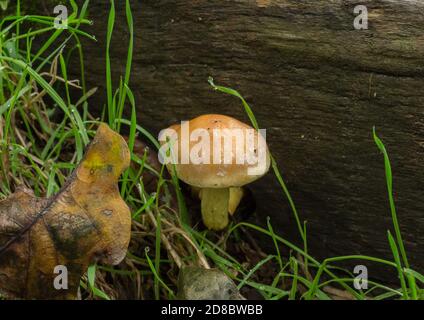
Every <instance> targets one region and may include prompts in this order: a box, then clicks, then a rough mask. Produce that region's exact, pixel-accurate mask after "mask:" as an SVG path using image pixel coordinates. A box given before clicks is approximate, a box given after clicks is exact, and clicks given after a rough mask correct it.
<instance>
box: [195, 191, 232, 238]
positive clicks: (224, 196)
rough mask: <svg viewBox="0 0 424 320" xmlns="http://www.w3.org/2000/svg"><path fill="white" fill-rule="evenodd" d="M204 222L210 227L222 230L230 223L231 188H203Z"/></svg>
mask: <svg viewBox="0 0 424 320" xmlns="http://www.w3.org/2000/svg"><path fill="white" fill-rule="evenodd" d="M201 198H202V200H201V211H202V218H203V223H204V224H205V226H206V227H208V229H212V230H222V229H224V228H225V227H226V226H227V225H228V203H229V198H230V190H229V188H222V189H213V188H203V189H202V190H201Z"/></svg>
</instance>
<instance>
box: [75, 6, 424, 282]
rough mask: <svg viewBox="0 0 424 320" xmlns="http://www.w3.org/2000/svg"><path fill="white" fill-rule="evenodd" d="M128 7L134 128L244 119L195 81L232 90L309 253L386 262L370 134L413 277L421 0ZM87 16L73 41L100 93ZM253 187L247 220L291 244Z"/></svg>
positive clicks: (423, 256)
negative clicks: (85, 28) (249, 110)
mask: <svg viewBox="0 0 424 320" xmlns="http://www.w3.org/2000/svg"><path fill="white" fill-rule="evenodd" d="M131 3H132V5H133V9H134V19H135V37H136V41H135V51H134V63H133V71H132V79H131V87H132V89H133V91H134V93H135V94H136V99H137V103H138V110H139V120H140V121H141V124H142V125H143V126H144V127H146V128H148V129H150V130H152V131H153V132H158V131H159V129H161V128H165V127H167V126H168V125H169V124H171V123H175V122H177V121H179V120H186V119H191V118H193V117H195V116H198V115H200V114H203V113H211V112H214V113H223V114H228V115H231V116H234V117H237V118H239V119H240V120H242V121H247V118H246V116H245V115H244V113H243V110H242V108H241V106H240V103H239V101H237V100H236V99H234V98H233V97H230V96H226V95H223V94H220V93H217V92H214V91H213V90H211V87H210V86H209V85H208V83H207V78H208V76H213V77H214V79H215V82H216V83H218V84H223V85H227V86H231V87H234V88H236V89H238V90H239V91H240V92H241V93H242V94H243V95H244V97H245V98H246V99H247V101H248V102H249V103H250V104H251V106H252V107H253V109H254V112H255V114H256V116H257V118H258V121H259V123H260V126H261V127H262V128H266V129H267V130H268V131H267V138H268V143H269V146H270V149H271V151H272V152H273V153H274V155H275V156H276V159H277V161H278V163H279V165H280V167H281V168H282V173H283V176H284V177H285V179H286V181H287V183H288V187H289V189H290V190H291V191H292V194H293V197H294V200H295V202H296V204H297V206H298V209H299V212H300V214H301V218H302V219H305V220H307V221H308V224H307V226H308V236H309V247H310V250H311V253H312V254H314V255H316V256H318V257H329V256H333V255H343V254H355V253H361V254H369V255H376V256H381V257H386V258H390V257H391V254H390V250H389V246H388V244H387V239H386V230H387V229H388V228H391V222H390V213H389V207H388V201H387V192H386V189H385V188H386V186H385V180H384V168H383V159H382V156H381V154H380V153H379V151H378V150H377V148H376V146H375V145H374V142H373V139H372V127H373V126H376V129H377V132H378V134H379V135H380V136H381V137H382V139H383V141H384V142H385V143H386V146H387V149H388V151H389V153H390V157H391V160H392V165H393V170H394V189H395V190H396V195H395V196H396V203H397V206H398V214H399V219H400V224H401V228H402V231H403V234H404V238H405V241H406V243H405V245H406V248H407V250H408V252H409V256H410V260H411V262H412V264H413V266H414V267H416V268H418V269H421V270H423V267H424V250H423V245H424V201H423V198H424V197H423V186H424V161H423V160H424V157H423V156H424V131H423V130H424V120H423V113H424V112H423V110H424V109H423V108H424V90H423V88H424V59H423V57H424V1H402V0H393V1H383V0H373V1H371V0H369V1H341V0H336V1H327V0H309V1H298V0H271V1H254V0H251V1H249V0H240V1H229V0H226V1H223V0H212V1H194V0H189V1H187V0H185V1H182V0H166V1H165V0H159V1H158V0H147V1H132V2H131ZM358 4H365V5H366V6H367V7H368V10H369V29H368V30H355V29H354V28H353V20H354V18H355V15H354V13H353V9H354V7H355V6H356V5H358ZM90 6H91V7H90V15H91V17H92V18H93V19H94V26H93V27H92V28H91V29H90V30H91V31H92V32H93V33H94V34H95V35H96V37H97V38H98V43H88V42H87V43H84V46H85V59H86V62H87V64H86V67H87V81H88V85H89V86H100V90H99V91H98V92H99V93H101V92H105V90H104V89H105V88H104V87H102V84H104V83H105V81H104V74H105V71H104V70H105V69H104V52H105V51H104V50H105V43H106V42H105V34H106V23H107V12H108V10H109V8H108V1H106V0H99V1H96V2H95V3H93V4H91V5H90ZM123 6H124V3H123V2H119V4H117V23H116V24H115V33H114V37H113V43H112V59H113V61H114V65H113V67H114V72H115V80H116V82H118V80H119V78H118V75H119V74H122V73H123V71H124V68H125V59H124V57H126V49H127V27H126V20H125V15H124V10H123ZM75 65H76V66H77V64H75ZM75 71H76V72H78V71H79V69H78V68H77V67H76V70H75ZM96 99H97V100H98V101H100V102H102V101H104V97H102V96H101V95H98V96H97V98H96ZM98 105H100V104H98ZM253 188H254V194H255V197H256V199H257V205H258V219H259V220H260V221H261V222H262V223H264V221H265V217H266V216H270V217H271V221H272V223H273V225H274V229H275V230H277V231H278V232H279V233H280V234H281V235H283V236H284V237H286V238H289V239H290V240H296V239H299V237H298V235H297V231H296V228H295V223H294V219H293V218H292V215H291V213H290V210H289V209H288V206H287V201H286V200H285V198H284V196H283V195H282V193H281V192H280V191H279V188H278V185H277V183H276V182H275V179H274V178H273V177H272V174H269V175H268V177H267V178H266V179H262V180H260V181H258V182H257V183H256V187H253ZM270 249H272V247H271V246H270ZM385 275H386V273H385V272H379V273H374V274H372V272H371V273H370V276H375V277H376V278H378V277H384V276H385ZM390 277H391V276H390Z"/></svg>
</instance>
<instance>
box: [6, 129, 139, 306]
mask: <svg viewBox="0 0 424 320" xmlns="http://www.w3.org/2000/svg"><path fill="white" fill-rule="evenodd" d="M129 162H130V155H129V149H128V147H127V145H126V143H125V141H124V139H123V138H122V137H121V136H119V134H117V133H115V132H113V131H112V130H111V129H109V128H108V127H107V125H101V126H100V127H99V130H98V132H97V134H96V136H95V137H94V139H93V141H92V143H91V145H90V147H89V148H88V150H87V152H86V154H85V156H84V159H83V160H82V162H81V163H80V165H79V166H78V168H77V169H76V170H75V172H74V173H73V175H72V176H71V177H70V178H69V180H68V182H67V184H66V185H65V186H64V187H63V188H62V190H61V191H60V192H59V193H58V194H57V195H55V196H53V197H51V198H48V199H45V198H36V197H35V196H34V194H33V192H32V191H31V190H28V189H20V190H19V191H17V192H16V193H14V194H12V195H11V196H10V197H9V198H7V199H5V200H3V201H0V293H3V294H5V295H6V296H7V297H14V298H16V297H17V298H31V299H63V298H74V297H75V296H76V293H77V289H78V287H79V282H80V278H81V276H82V274H83V273H84V272H85V271H86V270H87V267H88V265H89V264H90V263H94V262H96V261H102V262H104V263H108V264H118V263H119V262H120V261H121V260H122V259H123V258H124V257H125V254H126V251H127V247H128V243H129V240H130V234H131V216H130V211H129V208H128V206H127V205H126V204H125V202H124V200H122V198H121V197H120V194H119V190H118V186H117V183H118V178H119V176H120V175H121V173H122V171H123V170H124V169H125V168H127V167H128V166H129ZM56 266H64V267H66V270H67V277H66V274H62V272H58V269H56ZM61 268H63V267H61ZM61 271H63V269H61ZM59 273H60V275H61V276H63V279H65V278H66V279H67V280H63V281H67V288H66V285H65V287H61V286H60V287H58V286H56V287H55V286H54V283H55V282H54V281H55V278H56V277H58V276H59ZM63 281H60V282H59V283H61V284H63Z"/></svg>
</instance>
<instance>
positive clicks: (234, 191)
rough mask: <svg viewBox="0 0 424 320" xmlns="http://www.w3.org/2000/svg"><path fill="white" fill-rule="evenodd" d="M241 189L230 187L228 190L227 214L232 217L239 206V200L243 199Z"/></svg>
mask: <svg viewBox="0 0 424 320" xmlns="http://www.w3.org/2000/svg"><path fill="white" fill-rule="evenodd" d="M243 194H244V192H243V188H240V187H231V188H230V200H229V203H228V213H229V214H230V215H233V214H234V212H236V210H237V207H238V205H239V204H240V201H241V198H243Z"/></svg>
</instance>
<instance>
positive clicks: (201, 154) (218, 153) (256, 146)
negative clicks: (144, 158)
mask: <svg viewBox="0 0 424 320" xmlns="http://www.w3.org/2000/svg"><path fill="white" fill-rule="evenodd" d="M159 141H160V142H161V144H162V147H161V152H162V156H164V155H165V154H166V155H167V156H168V160H169V162H166V161H165V163H167V167H168V170H169V171H171V172H172V170H173V169H172V167H173V165H174V164H175V170H176V174H177V176H178V178H179V179H181V180H182V181H184V182H185V183H187V184H189V185H190V186H192V187H194V188H199V189H200V191H199V197H200V199H201V212H202V218H203V222H204V224H205V226H206V227H208V228H209V229H212V230H222V229H224V228H225V227H226V226H227V225H228V213H230V214H233V213H234V212H235V210H236V208H237V206H238V205H239V203H240V200H241V198H242V197H243V189H242V187H243V186H244V185H246V184H249V183H251V182H253V181H255V180H257V179H258V178H260V177H261V176H263V175H264V174H265V173H266V172H267V171H268V170H269V166H270V155H269V151H268V147H267V145H266V141H265V138H264V137H263V136H262V135H261V134H260V133H259V132H258V131H257V130H255V129H253V128H252V127H250V126H249V125H247V124H245V123H243V122H240V121H238V120H237V119H234V118H232V117H229V116H224V115H218V114H207V115H202V116H199V117H197V118H194V119H192V120H190V121H188V122H182V123H181V125H179V124H176V125H173V126H171V127H169V128H168V129H165V130H163V131H161V133H160V135H159ZM171 160H173V162H171Z"/></svg>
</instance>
